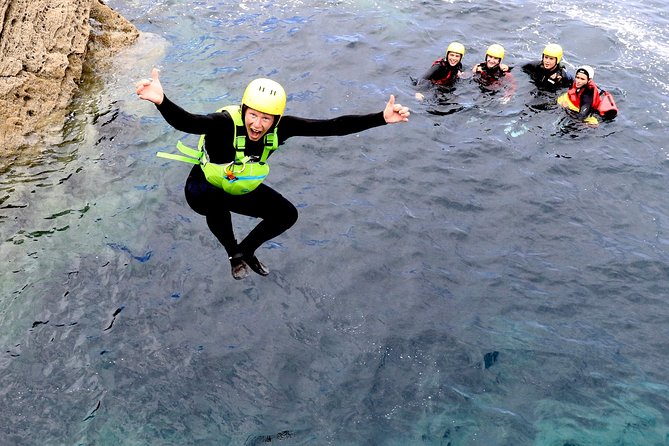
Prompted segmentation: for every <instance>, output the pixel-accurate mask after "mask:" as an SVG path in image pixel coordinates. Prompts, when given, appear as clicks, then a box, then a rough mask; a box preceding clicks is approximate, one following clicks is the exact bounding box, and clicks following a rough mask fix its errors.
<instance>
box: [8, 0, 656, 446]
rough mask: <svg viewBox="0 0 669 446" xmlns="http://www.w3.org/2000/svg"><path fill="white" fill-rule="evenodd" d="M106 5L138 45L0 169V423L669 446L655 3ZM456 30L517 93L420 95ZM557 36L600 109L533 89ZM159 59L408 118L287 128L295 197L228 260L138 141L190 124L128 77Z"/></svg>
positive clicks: (194, 91) (218, 86) (15, 438)
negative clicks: (57, 123) (606, 98)
mask: <svg viewBox="0 0 669 446" xmlns="http://www.w3.org/2000/svg"><path fill="white" fill-rule="evenodd" d="M109 4H110V5H111V6H112V7H114V8H115V9H116V10H117V11H119V12H120V13H121V14H123V15H124V16H125V17H126V18H128V19H130V20H131V21H132V22H133V23H134V24H135V25H136V26H137V27H138V28H139V29H140V31H141V32H142V36H141V38H140V40H139V41H138V42H137V44H136V45H134V46H133V47H132V48H130V49H128V50H127V51H124V52H123V53H122V54H120V55H119V56H118V57H117V58H115V59H114V60H113V61H112V64H111V66H110V67H104V68H103V67H101V69H100V70H98V71H96V72H95V73H92V74H89V75H87V77H86V79H85V82H84V84H83V85H82V88H81V91H80V94H79V95H78V96H77V98H76V99H75V101H74V103H73V105H72V113H71V115H70V119H69V121H68V122H67V124H66V127H65V129H64V132H63V142H62V143H58V144H50V145H48V146H47V147H46V149H44V150H40V151H39V154H35V153H33V152H30V154H29V155H25V154H24V155H14V156H7V157H5V158H3V166H2V169H1V170H0V175H1V176H0V191H1V192H2V193H1V194H0V235H1V236H2V244H1V245H0V255H2V257H3V258H4V262H3V264H2V265H3V266H2V270H1V271H2V276H1V277H2V278H1V285H0V287H1V288H0V289H1V290H2V294H1V295H0V347H1V348H2V350H1V351H0V420H2V421H0V445H2V446H5V445H262V444H266V443H271V444H284V445H328V444H329V445H388V446H390V445H392V446H395V445H397V446H399V445H444V446H445V445H451V446H456V445H475V444H482V445H536V446H590V445H592V446H594V445H644V446H645V445H667V444H669V420H668V417H667V414H668V413H669V388H668V384H667V383H669V372H668V371H667V370H669V367H668V366H669V362H668V361H667V359H666V358H667V354H668V353H669V343H668V341H667V339H669V324H668V323H667V321H668V320H669V310H667V295H668V294H669V254H668V249H669V236H668V233H669V204H668V203H669V198H668V195H667V191H668V186H669V181H668V178H667V169H668V168H669V156H668V153H669V152H668V150H667V143H666V141H667V131H666V124H667V119H668V118H669V116H668V105H667V95H668V94H669V83H667V78H668V77H669V64H668V62H667V60H669V33H668V31H667V29H669V26H668V21H669V20H668V14H669V13H668V10H667V5H666V3H665V2H661V1H650V2H648V1H646V2H639V1H633V2H622V1H615V2H609V3H605V4H602V3H600V2H593V1H590V0H586V1H583V2H576V1H572V0H567V1H547V0H542V1H538V2H524V1H511V2H498V1H492V0H485V1H482V2H470V1H441V0H440V1H437V0H426V1H420V2H419V1H408V0H401V1H396V2H376V1H363V0H339V1H325V2H322V1H321V2H314V1H292V0H282V1H271V0H258V1H250V0H243V1H238V2H224V1H206V0H202V1H178V2H177V1H172V0H154V1H150V2H149V1H146V0H125V1H124V0H113V1H112V0H110V1H109ZM453 40H458V41H460V42H462V43H463V44H464V45H465V46H466V47H467V53H466V55H465V57H464V65H465V67H466V68H467V69H469V68H470V67H471V66H472V65H474V64H475V63H478V62H480V61H482V60H483V58H484V53H485V48H486V47H487V46H488V45H489V44H491V43H495V42H497V43H500V44H502V45H503V46H504V47H505V49H506V57H505V60H504V62H505V63H507V64H509V65H510V66H512V67H514V69H513V70H512V74H513V75H514V78H515V82H516V91H515V93H514V95H513V97H512V98H511V100H510V101H508V102H507V103H505V102H504V101H501V100H500V99H501V98H500V95H496V94H491V93H486V92H482V91H481V90H480V89H479V88H478V86H477V85H476V84H475V83H473V82H472V81H471V79H467V78H465V79H462V80H461V81H459V83H458V85H457V87H456V89H455V90H454V91H453V92H450V93H444V92H440V91H438V90H434V89H425V90H423V91H422V92H423V93H424V94H425V96H426V99H425V100H424V101H421V102H419V101H417V100H416V99H414V94H415V92H416V87H415V86H414V84H413V80H414V79H416V78H418V77H420V75H422V74H423V72H425V70H427V68H429V66H430V65H431V63H432V62H433V61H434V60H435V59H437V58H438V57H441V56H442V55H443V53H444V49H445V47H446V46H447V45H448V43H450V42H451V41H453ZM550 42H556V43H560V44H561V45H562V46H563V47H564V49H565V56H564V60H565V63H566V65H567V67H568V69H569V70H570V71H571V72H573V70H574V68H575V67H576V66H578V65H580V64H589V65H592V66H593V67H594V68H595V80H596V81H597V83H598V84H599V85H600V86H601V87H603V88H606V89H607V90H609V91H611V92H612V93H613V95H614V97H615V99H616V102H617V104H618V107H619V109H620V113H619V116H618V117H617V118H616V119H615V120H614V121H612V122H607V123H604V124H602V125H600V126H599V127H597V128H591V127H588V126H585V125H583V124H581V123H575V122H573V121H572V120H571V119H570V118H568V117H567V116H566V115H565V113H564V111H563V110H561V109H558V108H557V107H556V106H555V104H554V97H553V96H551V95H547V94H544V93H540V92H537V91H536V89H535V88H534V86H533V85H532V84H531V83H530V82H529V79H528V78H527V76H526V75H525V74H524V73H522V71H521V70H520V66H521V65H522V64H523V63H525V62H528V61H534V60H537V61H538V60H539V58H540V57H541V51H542V49H543V47H544V46H545V45H546V44H547V43H550ZM154 66H156V67H159V68H160V69H161V81H162V83H163V86H164V88H165V91H166V94H167V95H168V96H169V97H170V98H171V99H172V100H173V101H175V102H176V103H177V104H179V105H181V106H182V107H184V108H186V109H187V110H189V111H191V112H194V113H207V112H210V111H212V110H215V109H217V108H219V107H220V106H223V105H227V104H232V103H238V102H239V100H240V98H241V94H242V92H243V89H244V87H245V85H246V84H247V83H248V82H249V81H250V80H251V79H253V78H255V77H260V76H263V77H272V78H274V79H276V80H278V81H280V82H281V83H282V84H283V85H284V86H285V88H286V90H287V92H288V106H287V110H286V113H287V114H291V115H297V116H303V117H313V118H329V117H334V116H338V115H341V114H351V113H371V112H376V111H380V110H382V109H383V107H384V105H385V103H386V101H387V100H388V97H389V96H390V95H391V94H393V95H395V97H396V98H397V101H398V102H400V103H401V104H403V105H406V106H409V107H410V109H411V112H412V114H411V117H410V121H409V122H408V123H405V124H396V125H392V126H386V127H382V128H375V129H371V130H368V131H365V132H362V133H359V134H354V135H349V136H345V137H327V138H297V137H295V138H292V139H290V140H289V141H288V142H287V143H286V144H285V145H284V146H282V147H281V149H280V150H279V152H278V153H277V154H275V155H274V156H273V157H272V173H271V175H270V178H269V179H268V181H269V183H270V184H271V185H272V186H273V187H275V188H276V189H277V190H279V191H280V192H281V193H282V194H283V195H284V196H286V197H287V198H288V199H289V200H291V201H292V202H293V203H295V205H296V206H297V207H298V209H299V212H300V219H299V220H298V222H297V224H296V225H295V226H294V227H293V228H292V229H291V230H289V231H288V232H286V233H285V234H282V235H281V236H279V237H277V238H276V239H274V240H272V241H270V242H268V243H266V244H265V245H263V246H262V247H261V249H259V250H258V253H257V254H258V256H259V258H261V259H262V260H263V262H265V263H266V264H267V265H268V267H269V268H270V269H271V270H272V272H271V274H270V275H269V276H268V277H260V276H256V275H253V276H251V277H249V278H248V279H245V280H243V281H235V280H233V279H232V277H231V276H230V267H229V263H228V260H227V257H226V254H225V252H224V250H223V249H222V248H221V246H220V245H219V244H218V242H217V241H216V239H215V238H214V237H213V235H212V234H211V233H210V232H209V231H208V229H207V226H206V224H205V221H204V219H203V218H202V217H201V216H199V215H197V214H196V213H194V212H193V211H192V210H190V209H189V207H188V206H187V204H186V202H185V199H184V197H183V184H184V181H185V178H186V176H187V174H188V170H189V168H190V167H189V166H188V165H186V164H182V163H178V162H174V161H169V160H164V159H161V158H157V157H156V156H155V152H157V151H174V150H175V149H174V144H175V143H176V141H177V140H178V139H183V140H184V141H185V142H191V143H195V142H196V141H197V137H196V136H190V137H189V136H188V135H184V134H182V133H180V132H178V131H175V130H174V129H172V128H171V127H170V126H169V125H167V124H166V123H165V122H164V120H163V119H162V118H161V116H160V115H159V113H158V112H157V111H156V109H155V107H153V106H152V105H151V104H150V103H148V102H145V101H140V100H138V99H137V98H136V97H135V95H134V82H135V81H137V80H138V79H141V78H145V77H147V76H148V75H149V73H150V70H151V68H152V67H154ZM233 221H234V224H235V227H236V229H237V231H238V234H239V235H240V236H241V237H243V236H244V235H245V233H246V232H248V230H249V229H251V228H252V227H253V225H255V224H256V221H254V220H252V219H249V218H246V217H241V216H235V217H234V219H233Z"/></svg>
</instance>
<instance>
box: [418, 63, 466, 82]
mask: <svg viewBox="0 0 669 446" xmlns="http://www.w3.org/2000/svg"><path fill="white" fill-rule="evenodd" d="M460 71H462V63H460V62H458V63H457V64H456V65H455V66H454V67H452V66H451V65H450V64H449V63H448V61H447V60H445V59H439V60H437V61H436V62H435V63H434V64H432V66H431V67H430V68H429V69H428V70H427V71H426V72H425V74H424V75H423V77H422V80H428V81H431V82H432V83H433V84H437V85H446V86H451V85H453V84H454V83H455V81H456V80H457V79H458V73H459V72H460Z"/></svg>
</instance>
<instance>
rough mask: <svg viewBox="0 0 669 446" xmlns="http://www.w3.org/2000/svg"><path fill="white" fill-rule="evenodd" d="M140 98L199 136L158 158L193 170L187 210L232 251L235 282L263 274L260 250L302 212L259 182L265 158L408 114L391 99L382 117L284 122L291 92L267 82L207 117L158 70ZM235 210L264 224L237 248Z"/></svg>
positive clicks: (251, 86) (139, 93) (254, 85)
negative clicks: (174, 96) (176, 97)
mask: <svg viewBox="0 0 669 446" xmlns="http://www.w3.org/2000/svg"><path fill="white" fill-rule="evenodd" d="M136 93H137V96H139V98H141V99H144V100H147V101H150V102H152V103H154V104H155V105H156V107H157V109H158V111H159V112H160V113H161V115H162V116H163V118H165V120H166V121H167V123H168V124H170V125H171V126H172V127H174V128H175V129H177V130H180V131H183V132H186V133H193V134H199V135H202V136H201V138H200V144H199V146H198V149H197V150H196V149H190V148H187V147H185V146H183V145H182V144H178V145H177V147H178V148H179V150H180V151H181V152H182V153H184V154H186V155H187V156H179V155H171V154H164V153H163V154H159V155H162V156H164V157H167V158H175V159H179V160H181V161H186V162H190V163H192V164H195V165H194V166H193V168H192V170H191V172H190V174H189V176H188V179H187V180H186V186H185V195H186V201H187V202H188V205H189V206H190V207H191V208H192V209H193V210H194V211H195V212H197V213H198V214H201V215H204V216H205V217H206V221H207V225H208V227H209V229H210V230H211V232H212V233H213V234H214V235H215V236H216V238H217V239H218V241H219V242H220V243H221V244H222V245H223V247H224V248H225V250H226V251H227V254H228V258H229V260H230V265H231V269H232V276H233V277H234V278H235V279H238V280H239V279H243V278H245V277H247V276H248V275H249V268H250V269H252V270H253V271H255V272H256V273H258V274H260V275H262V276H266V275H268V274H269V270H268V269H267V267H266V266H265V265H264V264H263V263H261V262H260V260H258V258H257V257H256V255H255V252H256V250H257V249H258V248H259V247H260V246H261V245H262V244H263V243H264V242H266V241H268V240H270V239H272V238H274V237H276V236H278V235H279V234H282V233H283V232H285V231H286V230H287V229H288V228H290V227H291V226H292V225H293V224H294V223H295V222H296V221H297V209H296V208H295V206H293V204H292V203H290V202H289V201H288V200H287V199H286V198H284V197H283V196H282V195H281V194H280V193H278V192H277V191H275V190H274V189H272V188H271V187H269V186H268V185H266V184H264V183H262V180H263V179H264V178H265V176H267V173H268V172H269V165H268V164H267V158H268V157H269V156H270V155H271V154H272V153H273V151H274V150H275V149H276V148H277V147H278V146H279V145H280V144H283V143H284V142H285V141H286V140H287V139H288V138H290V137H292V136H330V135H348V134H351V133H356V132H361V131H363V130H367V129H370V128H372V127H378V126H382V125H385V124H391V123H396V122H405V121H408V120H409V114H410V113H409V109H408V108H407V107H403V106H401V105H400V104H397V103H395V97H394V96H393V95H390V99H389V100H388V103H387V104H386V107H385V109H384V110H383V111H382V112H378V113H373V114H368V115H345V116H340V117H337V118H333V119H318V120H317V119H305V118H298V117H295V116H283V113H284V109H285V105H286V93H285V91H284V89H283V87H282V86H281V85H280V84H278V83H277V82H275V81H273V80H270V79H263V78H261V79H256V80H254V81H252V82H251V83H249V85H248V86H247V87H246V90H245V91H244V95H243V97H242V101H241V104H240V105H234V106H228V107H224V108H223V109H221V110H219V111H217V112H215V113H209V114H204V115H198V114H192V113H189V112H187V111H186V110H184V109H182V108H181V107H179V106H178V105H176V104H175V103H173V102H172V101H170V100H169V99H168V98H167V96H165V94H164V91H163V87H162V85H161V83H160V79H159V72H158V70H157V69H155V68H154V69H153V70H152V71H151V79H145V80H142V81H139V82H137V84H136ZM231 212H233V213H236V214H242V215H247V216H250V217H256V218H260V219H262V221H261V222H260V223H258V225H257V226H256V227H255V228H254V229H253V230H251V231H250V232H249V234H248V235H247V236H246V237H245V238H244V239H243V240H242V241H241V242H239V243H237V239H236V238H235V234H234V231H233V228H232V217H231Z"/></svg>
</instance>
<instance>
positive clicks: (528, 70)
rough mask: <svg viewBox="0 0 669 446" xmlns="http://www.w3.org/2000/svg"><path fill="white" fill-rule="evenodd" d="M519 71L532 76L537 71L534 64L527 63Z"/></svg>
mask: <svg viewBox="0 0 669 446" xmlns="http://www.w3.org/2000/svg"><path fill="white" fill-rule="evenodd" d="M520 69H521V70H523V72H525V73H527V74H530V75H534V73H535V72H536V71H537V64H536V63H534V62H528V63H526V64H525V65H523V66H522V67H521V68H520Z"/></svg>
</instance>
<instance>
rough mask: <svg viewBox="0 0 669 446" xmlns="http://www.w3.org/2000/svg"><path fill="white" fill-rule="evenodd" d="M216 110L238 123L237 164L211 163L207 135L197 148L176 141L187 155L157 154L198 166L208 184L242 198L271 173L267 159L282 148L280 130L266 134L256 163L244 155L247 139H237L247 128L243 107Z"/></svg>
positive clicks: (234, 140) (233, 106) (235, 134)
mask: <svg viewBox="0 0 669 446" xmlns="http://www.w3.org/2000/svg"><path fill="white" fill-rule="evenodd" d="M217 111H218V112H221V111H227V112H228V114H229V115H230V116H231V117H232V120H233V122H234V124H235V130H234V136H233V140H232V143H233V145H234V148H235V160H234V161H232V162H230V163H228V164H215V163H212V162H209V156H208V155H207V151H206V150H205V148H204V137H205V135H202V136H200V141H199V142H198V145H197V149H192V148H190V147H187V146H186V145H184V144H183V143H182V142H181V141H178V142H177V149H179V151H180V152H181V153H183V154H184V155H186V156H182V155H176V154H172V153H167V152H158V153H157V154H156V155H157V156H159V157H161V158H168V159H173V160H178V161H183V162H185V163H189V164H199V165H200V167H201V168H202V171H203V172H204V176H205V178H206V179H207V181H208V182H209V183H211V184H213V185H214V186H216V187H220V188H221V189H223V190H224V191H226V192H227V193H229V194H231V195H243V194H246V193H248V192H251V191H252V190H254V189H255V188H256V187H258V186H259V185H260V183H262V182H263V180H264V179H265V178H266V177H267V175H268V174H269V164H267V157H269V154H270V152H271V151H272V150H276V149H277V147H279V138H278V136H277V133H276V132H277V128H276V127H274V132H272V133H268V134H266V135H265V138H264V143H265V146H264V148H263V152H262V155H261V156H260V159H259V160H256V159H254V158H251V157H250V156H246V155H244V148H245V147H246V136H244V135H241V136H237V127H244V121H243V119H242V108H241V107H240V106H239V105H229V106H227V107H223V108H221V109H219V110H217Z"/></svg>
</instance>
